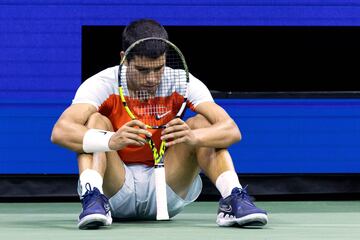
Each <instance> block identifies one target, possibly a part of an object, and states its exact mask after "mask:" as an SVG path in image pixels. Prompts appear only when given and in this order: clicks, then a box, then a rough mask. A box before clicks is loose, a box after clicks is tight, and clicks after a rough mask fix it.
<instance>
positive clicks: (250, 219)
mask: <svg viewBox="0 0 360 240" xmlns="http://www.w3.org/2000/svg"><path fill="white" fill-rule="evenodd" d="M267 222H268V217H267V215H266V214H262V213H254V214H249V215H247V216H245V217H242V218H224V217H223V214H222V213H220V214H219V215H218V216H217V219H216V223H217V224H218V225H219V226H220V227H231V226H238V227H252V226H254V227H261V226H265V225H266V224H267Z"/></svg>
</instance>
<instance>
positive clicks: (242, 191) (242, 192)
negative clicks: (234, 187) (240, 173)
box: [236, 185, 253, 205]
mask: <svg viewBox="0 0 360 240" xmlns="http://www.w3.org/2000/svg"><path fill="white" fill-rule="evenodd" d="M247 187H248V185H246V186H245V187H244V188H243V189H240V191H239V192H238V193H236V195H237V196H239V197H240V199H241V200H242V201H247V202H249V203H251V204H252V205H253V202H252V197H250V195H249V194H248V192H247V190H246V189H247Z"/></svg>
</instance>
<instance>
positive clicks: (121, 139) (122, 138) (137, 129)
mask: <svg viewBox="0 0 360 240" xmlns="http://www.w3.org/2000/svg"><path fill="white" fill-rule="evenodd" d="M145 136H147V137H151V133H150V132H149V131H147V130H146V125H145V124H144V123H142V122H141V121H139V120H132V121H130V122H127V123H126V124H124V125H123V126H121V128H119V129H118V130H117V131H116V132H115V134H114V135H113V136H112V137H111V138H110V141H109V148H110V149H111V150H121V149H123V148H125V147H127V146H128V145H134V146H139V147H141V146H144V145H145V144H146V139H145Z"/></svg>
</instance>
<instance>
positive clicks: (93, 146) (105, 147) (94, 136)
mask: <svg viewBox="0 0 360 240" xmlns="http://www.w3.org/2000/svg"><path fill="white" fill-rule="evenodd" d="M114 134H115V133H114V132H109V131H105V130H101V129H89V130H88V131H87V132H86V133H85V135H84V138H83V150H84V152H86V153H93V152H110V151H112V150H111V149H110V148H109V141H110V138H111V136H112V135H114Z"/></svg>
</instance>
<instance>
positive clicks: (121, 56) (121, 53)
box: [120, 51, 127, 66]
mask: <svg viewBox="0 0 360 240" xmlns="http://www.w3.org/2000/svg"><path fill="white" fill-rule="evenodd" d="M124 56H125V52H124V51H121V52H120V59H121V60H123V58H124ZM124 64H125V66H127V61H125V62H124Z"/></svg>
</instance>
